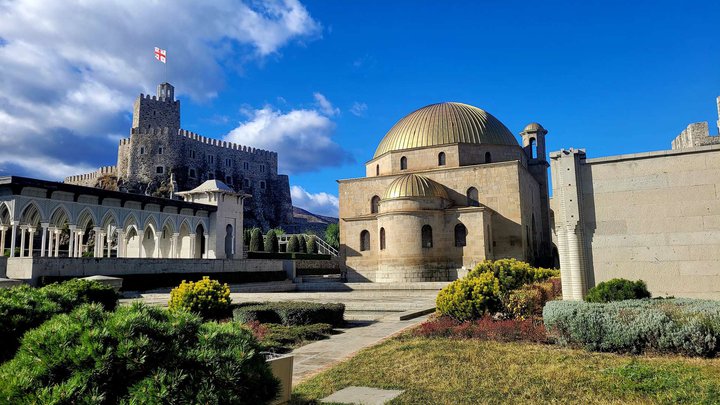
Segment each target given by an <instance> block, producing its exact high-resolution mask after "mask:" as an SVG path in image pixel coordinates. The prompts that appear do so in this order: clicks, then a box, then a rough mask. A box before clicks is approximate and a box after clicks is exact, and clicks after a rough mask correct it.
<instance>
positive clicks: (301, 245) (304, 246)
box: [298, 235, 307, 253]
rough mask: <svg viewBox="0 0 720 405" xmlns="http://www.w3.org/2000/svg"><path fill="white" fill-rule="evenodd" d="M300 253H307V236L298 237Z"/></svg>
mask: <svg viewBox="0 0 720 405" xmlns="http://www.w3.org/2000/svg"><path fill="white" fill-rule="evenodd" d="M298 252H300V253H307V243H306V242H305V235H300V236H298Z"/></svg>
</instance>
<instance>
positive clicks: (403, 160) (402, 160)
mask: <svg viewBox="0 0 720 405" xmlns="http://www.w3.org/2000/svg"><path fill="white" fill-rule="evenodd" d="M405 169H407V158H406V157H405V156H403V157H401V158H400V170H405Z"/></svg>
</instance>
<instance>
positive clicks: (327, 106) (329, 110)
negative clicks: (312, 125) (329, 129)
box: [313, 93, 340, 117]
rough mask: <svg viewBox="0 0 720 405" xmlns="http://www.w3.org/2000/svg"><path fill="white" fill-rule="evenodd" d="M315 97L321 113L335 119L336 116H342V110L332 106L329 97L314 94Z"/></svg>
mask: <svg viewBox="0 0 720 405" xmlns="http://www.w3.org/2000/svg"><path fill="white" fill-rule="evenodd" d="M313 97H315V103H316V104H317V105H318V107H319V108H320V112H322V113H323V114H325V115H327V116H328V117H333V116H335V115H338V114H340V109H339V108H336V107H334V106H333V105H332V103H331V102H330V100H328V99H327V97H325V96H323V95H322V94H321V93H313Z"/></svg>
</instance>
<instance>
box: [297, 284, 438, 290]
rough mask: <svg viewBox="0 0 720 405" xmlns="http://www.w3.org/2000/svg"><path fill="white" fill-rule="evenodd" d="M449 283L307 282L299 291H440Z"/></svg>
mask: <svg viewBox="0 0 720 405" xmlns="http://www.w3.org/2000/svg"><path fill="white" fill-rule="evenodd" d="M448 284H449V282H425V283H337V284H336V285H332V286H328V285H326V284H321V283H313V282H305V283H302V284H300V285H298V291H331V290H329V288H333V289H334V290H332V291H393V292H396V291H427V290H437V291H440V290H441V289H443V288H444V287H445V286H446V285H448Z"/></svg>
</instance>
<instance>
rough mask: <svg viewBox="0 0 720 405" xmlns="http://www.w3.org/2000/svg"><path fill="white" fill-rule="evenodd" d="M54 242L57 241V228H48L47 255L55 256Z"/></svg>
mask: <svg viewBox="0 0 720 405" xmlns="http://www.w3.org/2000/svg"><path fill="white" fill-rule="evenodd" d="M53 242H55V228H50V229H48V245H47V257H53V252H54V249H53Z"/></svg>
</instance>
